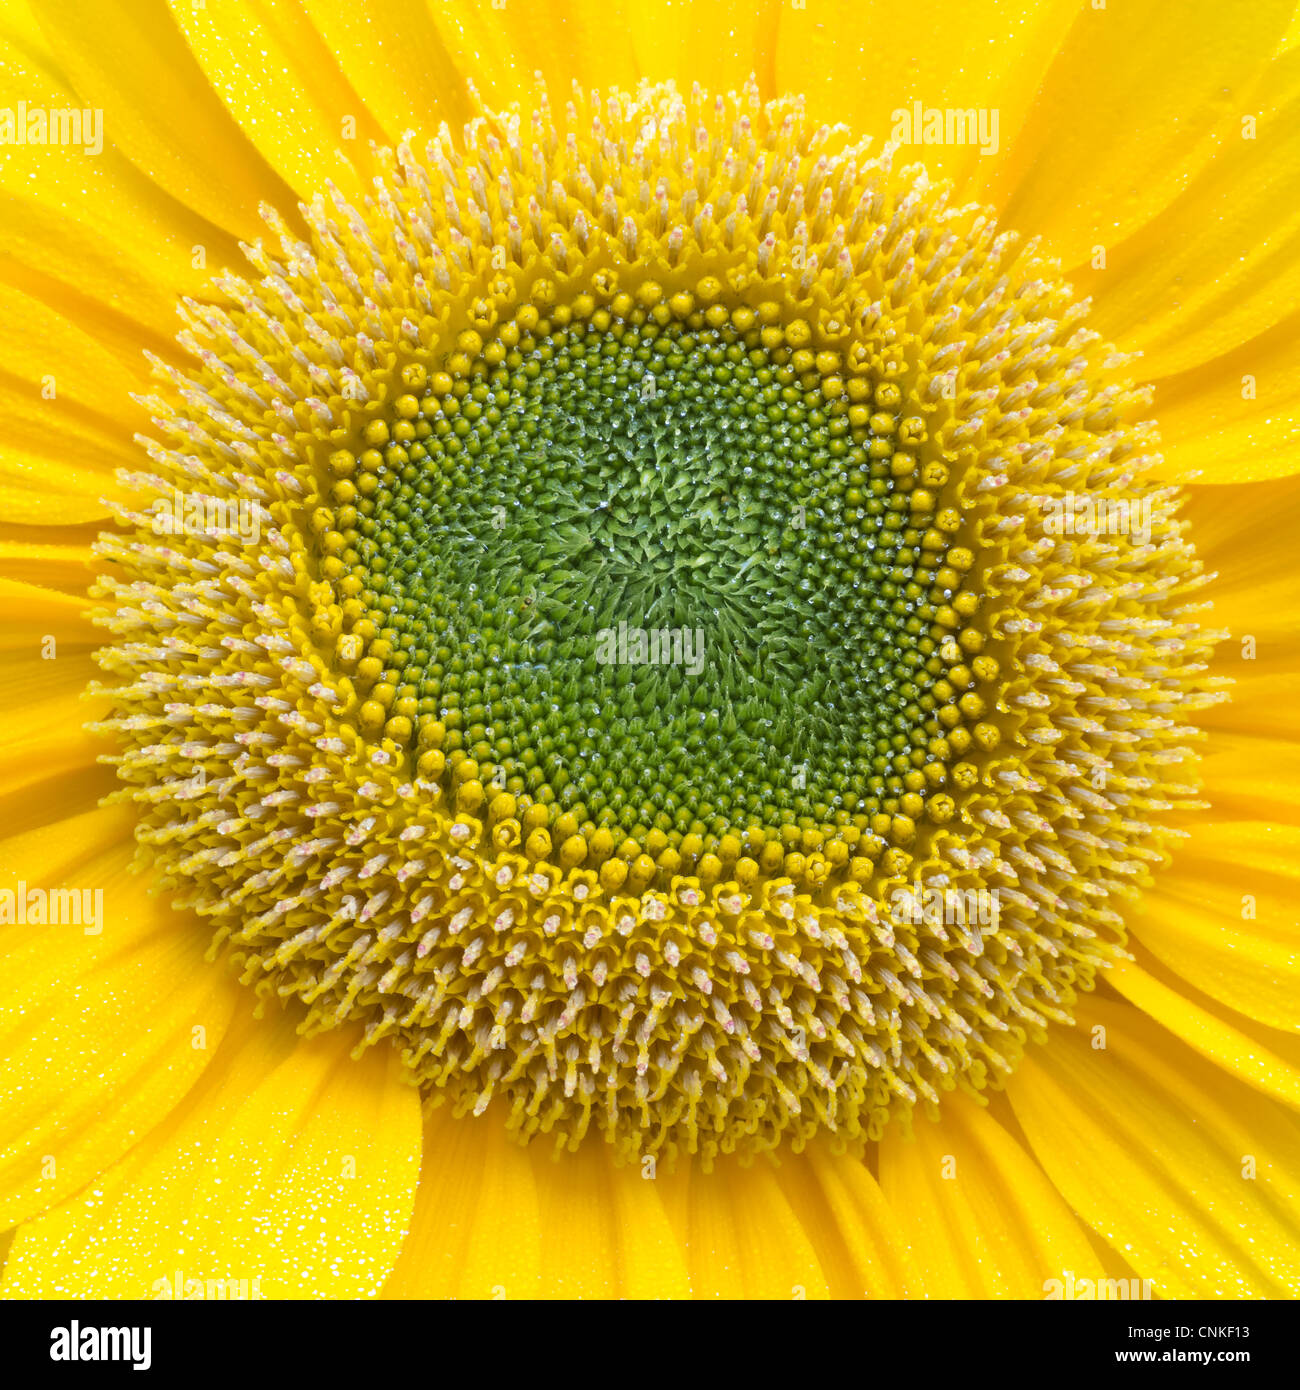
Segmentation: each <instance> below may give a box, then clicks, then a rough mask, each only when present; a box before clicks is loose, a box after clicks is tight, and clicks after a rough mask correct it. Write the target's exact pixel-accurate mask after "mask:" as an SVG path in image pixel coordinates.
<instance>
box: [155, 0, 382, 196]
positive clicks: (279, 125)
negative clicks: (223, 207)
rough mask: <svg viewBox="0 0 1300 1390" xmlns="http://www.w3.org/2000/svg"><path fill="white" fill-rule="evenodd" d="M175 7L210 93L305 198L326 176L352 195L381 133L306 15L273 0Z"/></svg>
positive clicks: (180, 2) (187, 1)
mask: <svg viewBox="0 0 1300 1390" xmlns="http://www.w3.org/2000/svg"><path fill="white" fill-rule="evenodd" d="M169 3H170V6H171V12H172V17H173V19H174V20H175V22H176V23H177V24H178V25H179V27H180V29H181V31H182V33H183V34H184V37H185V40H186V42H187V43H188V44H189V47H190V51H191V52H192V53H193V54H194V57H195V58H196V59H197V60H198V63H199V66H200V67H201V68H202V70H203V73H204V75H205V76H206V78H207V80H208V82H209V83H210V84H211V86H212V88H213V90H214V91H215V92H216V93H217V95H218V96H219V97H220V98H221V100H222V101H223V102H224V103H225V105H226V107H227V108H228V109H229V111H230V113H231V115H232V116H234V118H235V120H236V121H237V122H238V123H239V125H240V127H241V128H242V129H243V131H244V133H245V134H246V135H247V136H248V138H249V139H250V140H251V141H252V142H253V144H254V145H255V146H256V147H257V149H258V151H259V152H260V153H261V155H262V157H263V158H264V159H265V160H266V162H267V163H268V164H269V165H270V166H271V168H273V169H274V170H275V171H276V172H277V173H278V174H279V175H280V177H281V178H282V179H284V181H285V182H286V183H288V184H289V185H290V187H292V188H293V189H294V190H295V191H296V192H297V194H298V195H299V197H301V198H305V199H310V198H311V197H312V196H313V195H314V194H316V193H323V192H324V190H325V184H326V181H327V180H329V179H333V180H335V181H336V182H339V183H340V184H342V185H343V186H344V187H345V188H347V189H349V190H350V191H355V189H356V187H357V176H356V173H355V171H354V167H353V164H352V162H351V161H352V160H353V159H355V160H356V162H357V164H358V165H359V166H360V167H362V168H364V167H365V166H366V164H367V161H368V148H369V143H370V141H372V140H373V141H379V142H381V143H382V142H383V139H384V132H383V130H382V129H381V127H380V126H379V125H378V124H377V123H376V121H375V120H374V118H373V117H372V116H371V115H370V113H369V112H368V111H367V110H366V107H365V104H364V103H363V102H362V101H361V98H360V97H358V96H357V94H356V92H355V91H354V90H353V89H352V86H351V85H350V84H349V82H348V81H347V79H346V78H345V77H344V75H343V73H342V71H341V70H340V68H339V65H338V63H337V62H336V61H335V59H334V57H333V55H332V54H331V53H330V51H329V49H328V47H327V46H326V44H325V42H324V40H322V38H321V36H320V35H319V34H318V33H317V32H316V30H315V28H314V27H313V26H312V24H311V22H310V20H309V19H308V18H307V16H306V15H305V14H304V13H303V11H302V10H301V9H300V8H299V7H298V6H297V5H280V4H276V3H273V0H207V3H206V4H204V5H194V4H192V3H191V0H169ZM392 40H393V42H395V43H398V42H400V41H401V38H400V35H397V34H394V35H393V36H392ZM283 210H284V209H282V211H283Z"/></svg>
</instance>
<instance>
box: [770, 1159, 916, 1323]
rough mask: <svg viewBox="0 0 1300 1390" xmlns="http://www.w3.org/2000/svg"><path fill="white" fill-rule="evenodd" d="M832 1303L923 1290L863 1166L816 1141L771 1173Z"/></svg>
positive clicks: (904, 1244)
mask: <svg viewBox="0 0 1300 1390" xmlns="http://www.w3.org/2000/svg"><path fill="white" fill-rule="evenodd" d="M777 1179H778V1181H779V1182H780V1184H781V1190H782V1191H783V1192H784V1193H785V1194H786V1196H787V1197H788V1198H789V1200H790V1205H791V1207H792V1208H793V1209H794V1211H795V1213H796V1214H797V1216H798V1217H799V1221H800V1224H801V1225H802V1226H803V1229H804V1230H805V1232H807V1234H808V1237H809V1239H810V1240H811V1241H812V1244H813V1247H814V1249H815V1250H816V1252H817V1259H818V1261H819V1263H820V1265H821V1268H822V1272H823V1274H824V1275H825V1277H826V1282H827V1285H828V1288H829V1292H830V1296H831V1297H832V1298H921V1297H923V1296H924V1293H925V1285H924V1282H923V1280H922V1278H921V1274H920V1270H919V1269H918V1268H917V1265H916V1261H915V1260H914V1259H913V1257H912V1252H911V1250H910V1248H909V1247H908V1244H907V1240H906V1237H905V1236H904V1233H903V1231H902V1229H901V1227H900V1226H899V1223H898V1221H897V1219H896V1218H895V1216H894V1213H893V1211H892V1210H891V1209H890V1206H889V1203H888V1202H887V1201H886V1200H885V1195H884V1193H883V1192H881V1190H880V1185H879V1183H877V1182H876V1180H875V1178H873V1177H872V1176H871V1173H870V1171H869V1170H868V1168H867V1166H866V1164H865V1163H864V1162H862V1161H861V1160H860V1159H856V1158H853V1157H852V1156H850V1155H848V1154H836V1153H834V1152H833V1151H832V1146H831V1143H830V1141H829V1140H826V1139H816V1140H814V1141H813V1142H812V1143H810V1144H809V1145H808V1147H807V1148H806V1149H805V1150H804V1152H803V1153H802V1154H795V1155H790V1156H789V1157H787V1158H786V1159H785V1160H784V1161H783V1162H782V1164H781V1166H780V1167H779V1168H778V1169H777Z"/></svg>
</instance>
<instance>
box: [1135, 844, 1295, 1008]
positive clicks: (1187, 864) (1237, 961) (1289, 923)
mask: <svg viewBox="0 0 1300 1390" xmlns="http://www.w3.org/2000/svg"><path fill="white" fill-rule="evenodd" d="M1297 864H1300V826H1295V825H1277V824H1273V823H1270V822H1264V821H1248V820H1246V821H1226V820H1225V821H1219V822H1214V821H1212V820H1205V819H1201V820H1198V821H1197V822H1196V823H1195V824H1194V825H1193V827H1192V829H1191V831H1190V833H1189V835H1188V838H1187V840H1186V841H1185V842H1184V843H1183V844H1182V845H1181V846H1180V847H1179V849H1178V850H1177V851H1176V852H1175V855H1174V862H1173V866H1172V868H1170V869H1168V870H1166V871H1165V872H1164V873H1162V874H1160V875H1159V876H1158V877H1157V879H1156V882H1155V886H1154V887H1153V888H1151V889H1150V890H1148V891H1147V892H1146V893H1145V894H1144V895H1143V896H1142V898H1141V899H1140V901H1139V902H1138V903H1136V904H1135V905H1134V907H1133V908H1132V909H1131V910H1130V912H1129V915H1128V921H1129V926H1130V928H1131V929H1132V931H1133V933H1134V935H1136V936H1137V938H1138V940H1139V941H1141V942H1142V944H1143V945H1144V946H1146V947H1148V948H1149V949H1150V950H1152V951H1153V952H1154V953H1155V954H1156V955H1157V956H1159V958H1160V959H1161V960H1162V961H1164V963H1165V964H1166V965H1167V966H1169V967H1170V969H1172V970H1174V971H1176V972H1177V973H1178V974H1179V975H1182V976H1184V977H1185V978H1186V979H1188V980H1190V981H1191V982H1192V984H1194V985H1195V986H1196V987H1197V989H1200V990H1202V991H1204V993H1206V994H1208V995H1209V996H1210V997H1211V998H1212V999H1218V1000H1221V1001H1222V1002H1223V1003H1225V1004H1227V1005H1229V1006H1230V1007H1231V1008H1233V1009H1236V1010H1237V1012H1238V1013H1243V1014H1245V1015H1246V1017H1247V1018H1253V1019H1255V1020H1257V1021H1258V1022H1260V1023H1265V1024H1267V1025H1268V1026H1269V1027H1270V1028H1282V1029H1285V1030H1287V1031H1288V1032H1300V1006H1298V1005H1297V1002H1296V1001H1297V998H1298V997H1300V902H1298V901H1297V896H1296V891H1295V885H1296V865H1297Z"/></svg>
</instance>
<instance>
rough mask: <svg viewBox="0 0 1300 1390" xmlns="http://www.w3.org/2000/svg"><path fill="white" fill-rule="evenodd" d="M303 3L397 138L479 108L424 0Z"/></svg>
mask: <svg viewBox="0 0 1300 1390" xmlns="http://www.w3.org/2000/svg"><path fill="white" fill-rule="evenodd" d="M305 8H306V11H307V14H308V16H309V17H310V19H311V22H312V23H313V24H314V25H315V26H316V29H317V32H318V33H319V34H320V36H321V38H322V39H323V40H324V41H325V43H326V45H327V46H328V48H329V50H330V52H331V53H332V54H333V55H334V57H335V59H336V60H337V61H338V64H339V66H340V67H341V68H342V69H343V74H344V76H345V77H346V78H347V79H348V81H349V83H350V84H351V85H352V88H353V89H354V90H355V91H356V92H358V93H359V94H360V96H361V98H362V100H363V101H364V102H365V103H366V107H367V108H368V110H369V111H370V114H371V115H372V116H373V117H374V118H375V120H376V121H378V122H379V124H380V125H381V126H383V128H384V132H385V134H386V136H387V138H388V140H389V142H390V143H391V144H394V145H395V144H396V143H397V142H398V141H399V140H400V139H401V138H402V136H403V135H404V134H405V133H406V132H407V131H408V130H411V129H420V128H423V129H425V130H436V129H437V126H438V123H439V122H440V121H446V122H447V124H448V125H449V126H451V128H452V130H459V129H460V127H461V126H462V125H464V124H465V123H466V122H467V121H468V120H469V119H470V118H471V117H472V116H473V115H475V114H476V111H475V108H474V105H473V103H472V102H471V100H470V97H469V93H468V91H467V90H466V86H465V78H464V75H463V73H462V72H461V71H460V69H459V68H458V67H457V65H456V63H455V62H454V60H453V59H452V57H451V55H450V54H449V53H448V52H447V48H446V46H445V44H444V43H443V41H442V39H441V37H440V36H439V34H438V29H437V26H436V25H435V24H434V21H433V16H432V15H431V14H430V12H429V7H428V6H427V5H426V4H425V3H424V0H349V3H348V4H346V5H340V4H338V3H337V0H305ZM528 8H529V9H531V8H533V7H531V6H529V7H528Z"/></svg>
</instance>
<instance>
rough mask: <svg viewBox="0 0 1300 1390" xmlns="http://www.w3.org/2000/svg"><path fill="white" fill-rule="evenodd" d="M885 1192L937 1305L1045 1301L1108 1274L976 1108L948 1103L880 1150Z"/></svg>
mask: <svg viewBox="0 0 1300 1390" xmlns="http://www.w3.org/2000/svg"><path fill="white" fill-rule="evenodd" d="M880 1186H881V1189H882V1190H883V1192H884V1194H885V1198H886V1200H887V1201H888V1202H889V1206H890V1209H891V1210H892V1211H893V1213H894V1216H895V1219H896V1220H897V1222H898V1224H899V1226H900V1227H901V1229H902V1231H903V1234H904V1237H905V1239H906V1240H907V1242H908V1245H909V1247H910V1249H911V1252H912V1256H913V1258H914V1259H915V1261H916V1263H917V1265H918V1266H919V1267H920V1270H921V1274H922V1277H923V1278H924V1280H925V1288H926V1293H927V1294H928V1296H929V1297H931V1298H1043V1297H1044V1296H1045V1294H1046V1293H1047V1291H1048V1284H1047V1281H1049V1280H1052V1279H1059V1280H1064V1278H1065V1273H1066V1271H1067V1270H1068V1271H1072V1272H1073V1273H1074V1275H1075V1276H1076V1277H1080V1278H1088V1279H1097V1278H1101V1277H1103V1276H1104V1273H1105V1271H1104V1270H1103V1268H1102V1265H1101V1263H1100V1261H1099V1260H1098V1259H1097V1257H1096V1256H1095V1255H1094V1254H1093V1251H1092V1248H1091V1246H1090V1245H1089V1243H1088V1238H1087V1235H1086V1234H1085V1232H1084V1228H1083V1227H1082V1226H1081V1225H1080V1224H1079V1222H1078V1221H1077V1220H1076V1219H1075V1217H1074V1215H1073V1214H1072V1213H1071V1211H1070V1209H1069V1207H1068V1205H1067V1204H1066V1203H1065V1202H1064V1201H1063V1200H1062V1199H1061V1196H1060V1194H1059V1193H1058V1192H1057V1191H1056V1190H1055V1188H1054V1187H1053V1186H1052V1184H1051V1183H1050V1182H1049V1181H1048V1180H1047V1178H1046V1177H1045V1176H1044V1175H1043V1172H1042V1170H1041V1169H1040V1168H1039V1166H1038V1165H1037V1163H1035V1162H1034V1159H1033V1157H1032V1156H1031V1155H1030V1154H1029V1153H1027V1152H1026V1151H1025V1149H1024V1148H1023V1147H1022V1145H1021V1144H1020V1143H1019V1142H1018V1141H1017V1140H1016V1139H1015V1138H1013V1137H1012V1136H1011V1135H1010V1134H1008V1133H1007V1131H1006V1130H1005V1129H1003V1127H1002V1126H1001V1125H1000V1124H998V1122H997V1121H996V1120H995V1119H994V1118H993V1117H992V1116H991V1115H990V1114H989V1113H988V1112H987V1111H986V1110H985V1109H983V1108H982V1107H981V1106H980V1105H979V1104H978V1103H977V1102H976V1101H974V1100H972V1099H971V1098H970V1097H969V1096H966V1095H964V1094H961V1093H953V1094H950V1095H946V1096H945V1097H944V1098H943V1103H942V1106H941V1107H940V1113H939V1121H938V1123H934V1122H932V1121H930V1120H927V1119H924V1118H922V1117H920V1116H917V1117H916V1119H915V1121H914V1123H913V1137H911V1138H908V1137H907V1136H905V1135H903V1134H902V1133H900V1132H899V1130H898V1128H897V1127H896V1126H891V1127H890V1129H889V1130H887V1131H886V1133H885V1137H884V1139H882V1140H881V1144H880Z"/></svg>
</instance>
